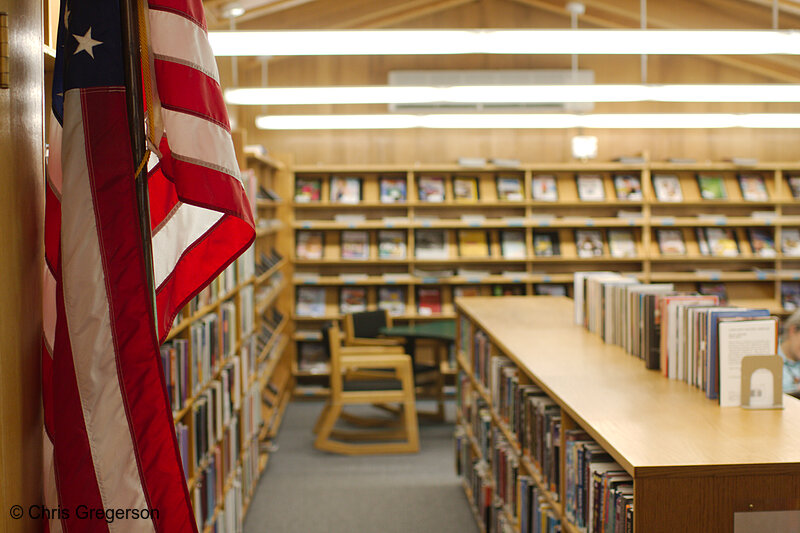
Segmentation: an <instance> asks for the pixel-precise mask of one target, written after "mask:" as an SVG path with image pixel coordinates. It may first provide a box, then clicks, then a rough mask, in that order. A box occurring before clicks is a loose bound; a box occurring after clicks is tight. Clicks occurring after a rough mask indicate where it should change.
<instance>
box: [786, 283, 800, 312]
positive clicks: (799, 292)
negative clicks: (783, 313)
mask: <svg viewBox="0 0 800 533" xmlns="http://www.w3.org/2000/svg"><path fill="white" fill-rule="evenodd" d="M781 306H782V307H783V308H784V309H785V310H787V311H796V310H797V309H800V283H797V282H794V283H792V282H787V281H784V282H782V283H781Z"/></svg>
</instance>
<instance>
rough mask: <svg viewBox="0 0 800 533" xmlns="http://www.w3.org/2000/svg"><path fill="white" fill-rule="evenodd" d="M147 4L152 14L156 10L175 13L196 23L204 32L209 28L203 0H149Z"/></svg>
mask: <svg viewBox="0 0 800 533" xmlns="http://www.w3.org/2000/svg"><path fill="white" fill-rule="evenodd" d="M147 3H148V5H149V6H150V12H151V13H152V12H153V11H155V10H159V11H167V12H170V13H175V14H177V15H179V16H181V17H186V18H188V19H189V20H192V21H194V23H195V24H197V25H198V26H200V27H201V28H203V30H205V29H206V28H207V26H206V14H205V11H204V10H203V3H202V1H201V0H149V1H148V2H147Z"/></svg>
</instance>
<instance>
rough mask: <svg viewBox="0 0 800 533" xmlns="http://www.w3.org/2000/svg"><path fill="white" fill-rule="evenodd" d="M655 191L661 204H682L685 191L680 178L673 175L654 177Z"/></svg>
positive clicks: (656, 175)
mask: <svg viewBox="0 0 800 533" xmlns="http://www.w3.org/2000/svg"><path fill="white" fill-rule="evenodd" d="M653 190H654V191H655V193H656V198H657V199H658V201H659V202H682V201H683V191H682V190H681V182H680V180H679V179H678V176H675V175H673V174H655V175H653Z"/></svg>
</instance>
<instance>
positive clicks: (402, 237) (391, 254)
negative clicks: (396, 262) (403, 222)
mask: <svg viewBox="0 0 800 533" xmlns="http://www.w3.org/2000/svg"><path fill="white" fill-rule="evenodd" d="M378 258H380V259H405V258H406V233H405V231H402V230H393V229H382V230H379V231H378Z"/></svg>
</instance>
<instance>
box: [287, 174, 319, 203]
mask: <svg viewBox="0 0 800 533" xmlns="http://www.w3.org/2000/svg"><path fill="white" fill-rule="evenodd" d="M321 189H322V180H320V179H310V178H296V179H295V180H294V201H295V202H298V203H309V202H319V200H320V190H321Z"/></svg>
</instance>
